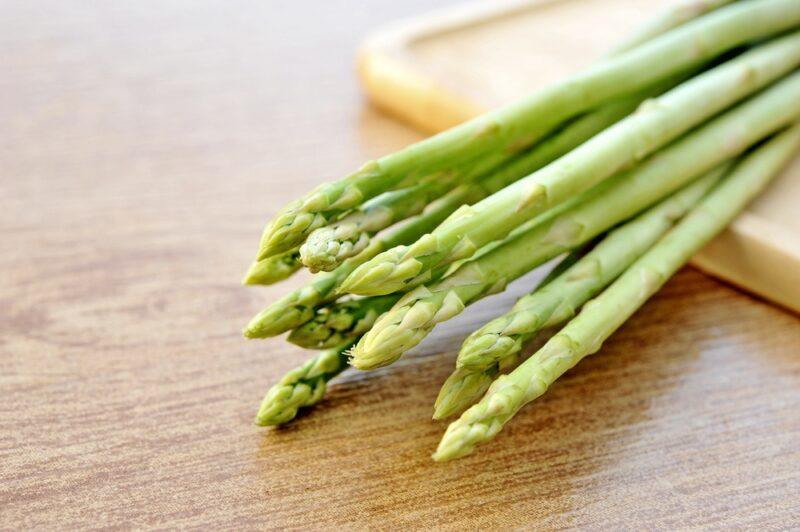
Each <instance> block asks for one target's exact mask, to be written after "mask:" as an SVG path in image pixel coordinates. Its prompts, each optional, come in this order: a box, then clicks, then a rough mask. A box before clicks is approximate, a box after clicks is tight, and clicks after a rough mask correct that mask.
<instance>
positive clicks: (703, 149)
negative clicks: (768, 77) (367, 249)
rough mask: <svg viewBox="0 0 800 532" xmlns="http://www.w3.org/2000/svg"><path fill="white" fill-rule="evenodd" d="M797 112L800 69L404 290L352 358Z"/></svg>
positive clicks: (366, 356)
mask: <svg viewBox="0 0 800 532" xmlns="http://www.w3.org/2000/svg"><path fill="white" fill-rule="evenodd" d="M798 117H800V73H797V74H794V75H792V76H790V77H789V78H787V79H785V80H783V81H781V82H779V83H777V84H775V85H774V86H773V87H770V88H769V89H767V90H765V91H764V92H763V93H761V94H759V95H757V96H755V97H753V98H751V99H750V100H749V101H747V102H744V103H743V104H741V105H739V106H738V107H736V108H735V109H733V110H730V111H728V112H727V113H725V114H723V115H722V116H720V117H718V118H716V119H714V120H712V121H711V122H709V123H708V124H706V125H705V126H703V127H702V128H700V129H698V130H696V131H694V132H692V133H690V134H689V135H686V136H685V137H684V138H682V139H681V140H679V141H678V142H676V143H674V144H673V145H671V146H669V147H667V148H665V149H663V150H662V151H661V152H659V153H657V154H655V155H654V156H653V157H651V158H650V159H649V160H647V161H645V162H644V163H642V164H641V165H640V166H639V167H637V168H634V169H632V170H629V171H627V172H624V173H622V174H619V175H617V176H615V177H614V178H612V179H610V180H608V181H606V182H604V183H601V184H600V185H598V187H596V190H594V191H589V192H587V193H584V194H583V195H582V196H580V197H579V198H578V199H577V200H573V201H574V206H571V207H570V208H569V209H566V210H565V211H563V212H558V211H556V214H553V213H546V214H544V215H542V216H541V217H540V218H539V219H535V220H533V221H532V222H530V228H529V229H528V230H527V231H524V232H521V233H519V234H517V235H516V236H515V237H513V238H510V239H508V240H507V241H506V242H504V243H502V244H501V245H499V246H496V247H494V248H493V249H491V250H490V251H488V252H482V253H481V254H480V255H479V256H478V257H477V258H475V259H473V260H470V261H466V262H464V263H462V264H461V265H460V266H459V267H458V268H457V269H456V270H455V271H454V272H453V273H452V274H451V275H449V276H448V277H445V278H444V279H443V280H441V281H439V282H434V283H431V284H429V285H422V286H419V287H417V288H416V289H414V290H412V291H410V292H408V293H407V294H405V295H404V296H403V297H402V298H401V299H400V300H399V301H398V302H397V304H395V306H394V307H393V308H392V309H391V310H390V311H389V312H387V313H386V314H384V315H383V316H381V317H380V318H378V320H377V321H376V322H375V325H374V326H373V328H372V329H371V330H370V331H369V332H367V333H366V334H365V335H364V336H363V337H362V338H361V340H360V341H359V342H358V344H356V347H355V348H354V349H353V357H352V359H351V361H350V362H351V364H352V365H354V366H355V367H357V368H359V369H371V368H375V367H379V366H384V365H387V364H391V363H392V362H394V361H395V360H397V358H399V357H400V356H401V355H402V353H403V352H405V351H406V350H408V349H410V348H411V347H413V346H415V345H417V344H418V343H419V342H420V341H421V340H422V339H423V338H424V337H425V336H427V334H428V333H429V332H430V331H431V330H432V329H433V327H434V326H435V325H436V324H437V323H440V322H442V321H446V320H448V319H450V318H452V317H454V316H455V315H457V314H459V313H460V312H461V311H462V310H463V309H464V308H465V307H466V305H469V304H471V303H473V302H475V301H477V300H478V299H480V298H482V297H485V296H487V295H490V294H492V293H495V292H497V291H500V290H502V289H503V288H504V287H505V285H506V284H507V283H508V282H510V281H511V280H513V279H516V278H517V277H519V276H520V275H523V274H524V273H526V272H528V271H530V270H531V269H533V268H535V267H537V266H539V265H541V264H542V263H544V262H546V261H548V260H550V259H552V258H554V257H556V256H558V255H559V254H561V253H563V252H564V251H567V250H570V249H574V248H576V247H578V246H580V245H581V244H583V243H585V242H587V241H588V240H590V239H592V238H594V237H595V236H596V235H598V234H600V233H602V232H604V231H606V230H608V229H609V228H611V227H613V226H614V225H616V224H617V223H619V222H621V221H623V220H626V219H628V218H629V217H631V216H633V215H634V214H636V213H637V212H639V211H640V210H642V209H643V208H645V207H647V206H648V205H651V204H653V203H654V202H656V201H658V200H659V199H661V198H663V197H665V196H666V195H667V194H669V193H671V192H673V191H674V190H676V189H677V188H679V187H681V186H683V185H684V184H686V183H687V182H688V181H690V180H691V179H693V178H694V177H695V176H698V175H700V174H702V173H704V172H707V171H709V170H710V169H712V168H713V167H714V166H717V165H718V164H720V163H721V162H723V161H725V160H727V159H730V158H732V157H735V156H737V155H739V154H740V153H742V152H743V151H744V150H745V149H747V147H749V146H751V145H752V144H753V143H755V142H757V141H759V140H761V139H762V138H764V137H765V136H767V135H769V134H771V133H773V132H775V131H777V130H778V129H780V128H782V127H785V126H786V125H787V124H789V123H791V122H792V121H794V120H797V119H798Z"/></svg>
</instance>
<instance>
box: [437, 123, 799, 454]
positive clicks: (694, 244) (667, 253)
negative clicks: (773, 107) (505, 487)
mask: <svg viewBox="0 0 800 532" xmlns="http://www.w3.org/2000/svg"><path fill="white" fill-rule="evenodd" d="M799 147H800V126H794V127H793V128H792V129H790V130H788V131H786V132H784V133H782V134H780V135H778V136H777V137H775V138H774V139H773V140H771V141H769V142H768V143H766V144H764V145H763V146H762V147H760V148H758V149H756V150H754V151H753V153H752V154H750V155H749V156H747V157H746V158H745V159H744V160H743V161H742V162H741V163H740V164H739V165H738V166H737V167H736V168H735V169H734V170H733V172H732V174H731V175H730V176H729V177H728V178H726V179H725V180H724V181H723V182H722V183H721V184H720V185H719V186H718V187H717V188H716V189H715V190H713V191H712V192H711V194H710V195H709V196H708V197H707V198H705V199H704V200H703V201H702V202H701V203H700V205H698V206H697V207H696V208H695V209H694V210H693V211H692V212H691V213H690V214H689V215H688V216H687V217H686V218H685V219H684V220H682V221H681V222H680V223H679V224H678V225H677V226H676V227H675V228H674V229H672V230H671V231H670V232H669V233H668V234H667V235H666V236H664V237H663V238H662V239H661V240H660V241H659V242H658V243H657V244H656V245H655V246H654V247H653V248H652V249H651V250H650V251H648V252H647V253H646V254H645V255H644V256H642V257H641V258H640V259H639V260H637V261H636V263H634V264H633V266H631V267H630V268H629V269H628V270H627V271H626V272H625V273H624V274H623V275H622V276H621V277H620V278H619V279H617V280H616V281H615V282H614V283H613V284H612V285H611V286H610V287H609V288H607V289H606V290H605V291H604V292H603V293H602V294H601V295H600V296H598V297H597V298H596V299H594V300H593V301H591V302H590V303H588V304H587V305H586V306H585V307H584V309H583V311H582V312H581V313H580V314H579V315H578V316H577V317H576V318H575V319H573V320H572V321H570V322H569V324H568V325H567V326H566V327H564V328H563V329H562V330H561V332H559V333H558V334H557V335H556V336H554V337H553V338H551V339H550V341H548V342H547V343H546V344H545V345H544V347H542V348H541V349H540V350H539V351H538V352H536V353H535V354H534V355H533V356H532V357H531V358H529V359H528V360H527V361H525V362H524V363H523V364H522V365H521V366H519V367H518V368H517V369H515V370H514V371H512V372H511V373H510V374H508V375H504V376H501V377H499V378H498V379H497V380H496V381H495V382H494V384H492V386H491V387H490V388H489V391H488V392H487V394H486V396H485V397H484V398H483V399H482V400H481V401H480V402H479V403H478V404H476V405H474V406H473V407H471V408H470V409H469V410H467V411H466V412H464V414H463V415H462V416H461V418H460V419H458V420H456V421H454V422H453V423H452V424H450V426H449V427H448V428H447V431H446V433H445V435H444V437H443V438H442V441H441V442H440V443H439V447H438V449H437V450H436V453H435V454H434V455H433V458H434V459H435V460H449V459H452V458H457V457H460V456H463V455H465V454H468V453H470V452H472V450H473V449H474V447H475V446H476V445H477V444H480V443H483V442H486V441H488V440H490V439H492V438H493V437H494V436H495V435H496V434H497V433H498V432H499V431H500V430H501V429H502V428H503V425H505V424H506V423H507V422H508V421H509V420H510V419H511V418H512V417H513V416H514V414H516V412H517V411H518V410H519V409H520V408H521V407H522V406H524V405H525V404H526V403H529V402H530V401H532V400H534V399H535V398H537V397H539V396H540V395H542V394H544V392H545V391H546V390H547V388H548V387H549V386H550V385H551V384H552V383H553V382H554V381H555V380H556V379H557V378H558V377H560V376H561V375H563V374H564V373H565V372H566V371H567V370H568V369H570V368H572V367H573V366H575V365H576V364H577V363H578V362H580V360H581V359H583V358H584V357H585V356H587V355H590V354H593V353H595V352H597V351H598V350H599V349H600V347H601V345H602V344H603V342H604V341H605V340H606V339H607V338H608V337H609V336H610V335H611V334H613V333H614V331H616V330H617V329H618V328H619V327H620V326H621V325H622V324H623V323H625V321H626V320H627V319H628V318H629V317H630V316H631V315H632V314H633V313H634V312H635V311H636V310H637V309H638V308H639V307H641V306H642V305H643V304H644V303H645V302H646V301H647V300H648V299H649V298H650V297H651V296H652V295H653V294H654V293H656V292H657V291H658V290H659V288H661V286H662V285H663V284H664V283H665V282H666V281H667V280H668V279H669V278H670V277H671V276H672V275H673V274H674V273H675V272H676V271H677V270H678V269H679V268H680V267H681V266H683V265H684V264H685V263H686V262H687V261H688V260H689V259H690V258H691V256H692V255H693V254H694V253H696V252H697V251H698V250H699V249H700V248H702V247H703V246H704V245H705V244H706V243H707V242H708V241H709V240H711V238H713V237H714V235H716V234H717V233H718V232H719V231H721V230H722V229H723V228H725V226H726V225H727V224H728V223H729V222H730V221H731V220H732V219H733V218H734V217H735V216H736V215H737V213H738V212H739V211H740V210H741V209H742V208H743V207H744V206H745V205H746V204H747V203H748V202H749V201H750V200H752V199H753V198H754V197H755V196H756V195H758V193H759V192H760V191H761V190H763V188H764V187H765V186H766V185H767V184H768V183H769V181H770V180H771V179H772V178H773V177H774V176H775V175H776V174H777V173H778V172H779V171H780V169H781V168H782V167H783V166H784V165H785V164H786V163H787V162H788V161H789V159H790V158H791V156H792V154H793V153H794V152H795V151H796V150H797V149H798V148H799Z"/></svg>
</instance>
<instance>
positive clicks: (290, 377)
mask: <svg viewBox="0 0 800 532" xmlns="http://www.w3.org/2000/svg"><path fill="white" fill-rule="evenodd" d="M351 345H352V342H350V343H345V344H342V345H340V346H339V347H335V348H333V349H328V350H326V351H322V352H320V353H318V354H316V355H314V356H313V357H312V358H311V359H309V360H308V361H307V362H306V363H305V364H303V365H302V366H300V367H299V368H295V369H293V370H292V371H290V372H289V373H287V374H286V375H284V376H283V378H282V379H281V380H280V381H279V382H278V383H277V384H276V385H275V386H273V387H272V388H270V390H269V391H268V392H267V395H266V396H265V397H264V400H263V401H262V402H261V407H260V408H259V409H258V415H256V425H261V426H268V425H282V424H283V423H287V422H289V421H291V420H292V419H294V418H295V416H296V415H297V411H298V410H299V409H300V408H303V407H307V406H311V405H314V404H316V403H318V402H319V401H320V400H321V399H322V396H323V395H324V394H325V389H326V388H327V384H328V381H329V380H331V379H332V378H334V377H335V376H337V375H338V374H340V373H341V372H343V371H344V370H345V369H346V368H347V353H346V351H347V348H349V347H350V346H351Z"/></svg>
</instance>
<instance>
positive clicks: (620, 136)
mask: <svg viewBox="0 0 800 532" xmlns="http://www.w3.org/2000/svg"><path fill="white" fill-rule="evenodd" d="M737 5H739V4H737ZM741 5H745V4H741ZM733 7H736V6H732V7H730V8H727V9H725V10H720V11H727V10H729V9H732V8H733ZM712 16H714V15H713V14H712V15H709V17H712ZM704 18H705V17H704ZM691 25H692V24H688V25H687V27H688V26H691ZM672 33H673V32H671V33H670V35H671V34H672ZM657 40H658V39H657ZM643 46H646V45H643ZM637 50H638V49H637ZM798 65H800V32H795V33H793V34H791V35H789V36H786V37H782V38H779V39H776V40H775V41H772V42H770V43H766V44H764V45H762V46H758V47H756V48H754V49H753V50H751V51H748V52H746V53H744V54H741V55H740V56H738V57H737V58H735V59H732V60H730V61H727V62H725V63H723V64H721V65H719V66H717V67H716V68H713V69H711V70H709V71H707V72H705V73H703V74H700V75H698V76H696V77H694V78H692V79H691V80H689V81H687V82H685V83H683V84H681V85H679V86H678V87H676V88H674V89H672V90H671V91H669V92H667V93H665V94H664V95H662V96H660V97H658V98H656V99H654V100H652V101H649V102H645V104H644V105H642V106H641V107H640V109H639V110H638V111H637V112H636V113H634V114H632V115H631V116H629V117H627V118H625V119H623V120H621V121H620V122H618V123H617V124H615V125H614V126H612V127H610V128H608V129H607V130H605V131H604V132H603V133H601V134H599V135H597V136H595V137H593V138H592V139H591V140H589V141H588V142H586V143H584V144H582V145H581V146H579V147H578V148H576V149H574V150H573V151H571V152H570V153H568V154H567V155H565V156H564V157H561V158H560V159H558V160H557V161H555V162H554V163H552V164H550V165H548V166H546V167H544V168H542V169H541V170H539V171H537V172H534V173H533V174H531V175H529V176H528V177H525V178H523V179H520V180H519V181H517V182H515V183H514V184H512V185H510V186H508V187H506V188H505V189H503V190H502V191H500V192H499V193H497V194H493V195H492V196H490V197H488V198H486V199H485V200H483V201H480V202H479V203H477V204H475V205H473V206H472V207H471V208H470V209H468V210H463V211H462V213H461V214H462V215H461V216H458V217H451V218H450V219H448V220H447V221H446V222H445V223H443V224H442V225H441V226H439V227H437V228H436V229H435V230H434V231H433V232H432V233H431V234H428V235H425V236H423V237H422V238H420V239H419V240H418V241H417V242H415V243H414V244H413V245H411V246H409V247H408V249H406V250H405V251H404V253H402V254H400V253H397V252H394V251H392V252H387V253H385V254H381V255H378V256H376V257H374V258H373V259H371V260H370V261H368V262H366V263H365V264H363V265H361V266H359V267H358V269H356V271H354V272H353V273H352V274H351V275H350V277H349V278H348V279H347V280H346V281H345V284H344V287H343V290H346V291H348V292H351V293H354V294H358V295H383V294H389V293H392V292H396V291H404V290H408V289H409V288H410V287H413V286H416V285H419V284H422V283H424V282H427V281H428V280H429V279H430V273H431V271H433V270H434V269H436V268H438V267H441V266H443V265H446V264H448V263H452V262H455V261H458V260H462V259H465V258H468V257H470V256H471V255H472V254H473V253H474V252H475V251H477V250H478V249H480V248H481V247H483V246H485V245H486V244H488V243H489V242H492V241H495V240H500V239H502V238H505V237H506V236H507V235H508V233H509V232H510V231H511V230H513V229H514V228H515V227H517V226H519V225H520V224H522V223H524V222H525V221H527V220H530V219H532V218H533V217H534V216H536V215H537V214H539V213H542V212H544V211H546V210H547V209H549V208H552V207H554V206H556V205H559V204H560V203H563V202H564V201H566V200H567V199H568V198H570V197H573V196H575V195H576V194H578V193H581V192H583V191H585V190H587V189H589V188H590V187H591V186H593V185H595V184H597V183H599V182H601V181H603V180H604V179H606V178H608V177H610V176H611V175H613V174H615V173H616V172H618V171H619V170H621V169H622V168H624V167H627V166H630V165H632V164H634V163H636V162H638V161H640V160H642V159H643V158H644V157H645V156H647V155H649V154H651V153H653V152H654V151H655V150H656V149H658V148H660V147H661V146H663V145H665V144H666V143H667V142H669V141H671V140H673V139H675V138H677V137H678V136H679V135H681V134H683V133H684V132H686V131H688V130H689V129H691V128H692V127H694V126H696V125H698V124H701V123H702V122H703V121H704V120H706V119H707V118H709V117H711V116H713V115H714V114H716V113H717V112H719V111H721V110H723V109H725V108H727V107H728V106H730V105H731V104H733V103H735V102H737V101H739V100H741V99H742V98H744V97H746V96H748V95H750V94H752V93H753V92H755V91H757V90H759V89H760V88H762V87H764V86H766V85H768V84H769V83H771V82H773V81H774V80H776V79H778V78H780V77H781V76H783V75H785V74H786V73H788V72H791V71H792V70H793V69H795V68H796V67H797V66H798ZM397 257H399V260H398V259H397Z"/></svg>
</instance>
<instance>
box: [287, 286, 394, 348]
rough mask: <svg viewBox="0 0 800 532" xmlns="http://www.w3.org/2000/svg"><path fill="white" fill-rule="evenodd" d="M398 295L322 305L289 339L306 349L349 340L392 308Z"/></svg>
mask: <svg viewBox="0 0 800 532" xmlns="http://www.w3.org/2000/svg"><path fill="white" fill-rule="evenodd" d="M399 298H400V296H399V295H394V294H392V295H388V296H378V297H367V298H363V299H353V300H349V301H342V302H337V303H334V304H333V305H330V306H328V307H322V308H320V309H318V310H317V313H316V315H315V316H314V317H313V318H312V319H311V320H310V321H307V322H306V323H304V324H303V325H301V326H300V327H298V328H297V329H295V330H293V331H292V332H291V333H290V334H289V341H290V342H292V343H293V344H295V345H299V346H300V347H305V348H308V349H327V348H331V347H335V346H337V345H342V344H343V343H345V342H346V341H351V342H352V341H354V340H357V339H358V338H359V337H360V336H361V335H362V334H364V333H365V332H367V331H368V330H369V329H370V327H372V325H373V324H374V323H375V320H376V319H377V318H378V316H380V315H381V314H383V313H384V312H386V311H387V310H389V309H390V308H392V305H394V304H395V303H396V302H397V300H398V299H399Z"/></svg>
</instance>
